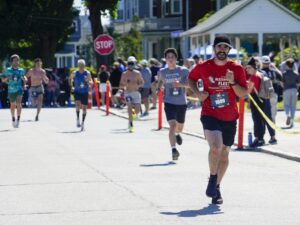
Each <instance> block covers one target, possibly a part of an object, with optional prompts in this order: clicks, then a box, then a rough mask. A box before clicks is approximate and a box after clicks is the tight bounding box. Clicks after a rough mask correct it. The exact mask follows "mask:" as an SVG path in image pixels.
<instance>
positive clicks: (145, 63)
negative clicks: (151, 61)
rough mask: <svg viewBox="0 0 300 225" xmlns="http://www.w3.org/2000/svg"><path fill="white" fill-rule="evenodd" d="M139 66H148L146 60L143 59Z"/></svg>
mask: <svg viewBox="0 0 300 225" xmlns="http://www.w3.org/2000/svg"><path fill="white" fill-rule="evenodd" d="M140 64H141V65H142V66H147V65H148V61H147V60H146V59H143V60H142V61H141V62H140Z"/></svg>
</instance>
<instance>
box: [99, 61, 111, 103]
mask: <svg viewBox="0 0 300 225" xmlns="http://www.w3.org/2000/svg"><path fill="white" fill-rule="evenodd" d="M109 77H110V74H109V72H108V71H107V67H106V66H105V65H101V66H100V68H99V72H98V74H97V78H98V81H99V82H100V84H99V92H100V95H101V105H104V104H105V96H106V82H107V81H109Z"/></svg>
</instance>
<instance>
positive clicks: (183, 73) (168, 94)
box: [158, 66, 189, 105]
mask: <svg viewBox="0 0 300 225" xmlns="http://www.w3.org/2000/svg"><path fill="white" fill-rule="evenodd" d="M188 75H189V71H188V69H186V68H184V67H181V66H176V68H175V69H174V70H169V69H168V68H163V69H160V70H159V71H158V78H159V79H162V80H163V81H164V102H165V103H169V104H174V105H186V104H187V101H186V91H185V88H174V87H173V85H172V83H173V82H175V81H178V82H179V83H181V84H187V78H188Z"/></svg>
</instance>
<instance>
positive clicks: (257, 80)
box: [249, 75, 261, 94]
mask: <svg viewBox="0 0 300 225" xmlns="http://www.w3.org/2000/svg"><path fill="white" fill-rule="evenodd" d="M249 81H250V82H252V83H254V87H255V89H256V90H257V92H258V91H259V89H260V82H261V77H260V76H257V75H251V76H250V78H249ZM254 93H255V90H254V88H253V89H252V91H251V94H254Z"/></svg>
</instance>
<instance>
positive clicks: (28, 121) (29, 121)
mask: <svg viewBox="0 0 300 225" xmlns="http://www.w3.org/2000/svg"><path fill="white" fill-rule="evenodd" d="M21 122H22V123H31V122H36V121H35V120H21Z"/></svg>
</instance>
